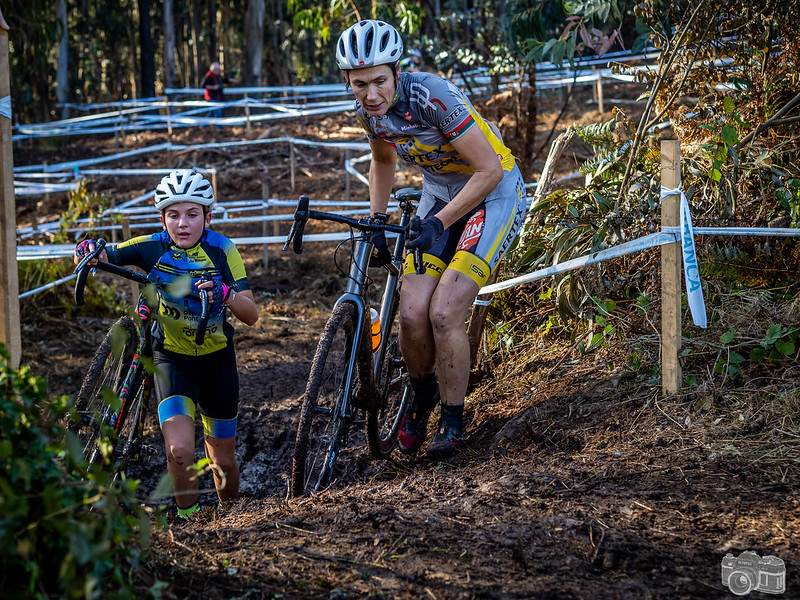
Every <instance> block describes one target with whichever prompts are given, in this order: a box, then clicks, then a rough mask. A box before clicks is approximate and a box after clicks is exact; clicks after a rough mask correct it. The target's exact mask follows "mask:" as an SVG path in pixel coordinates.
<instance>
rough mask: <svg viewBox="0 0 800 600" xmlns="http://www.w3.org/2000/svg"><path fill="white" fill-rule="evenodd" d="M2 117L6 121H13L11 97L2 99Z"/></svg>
mask: <svg viewBox="0 0 800 600" xmlns="http://www.w3.org/2000/svg"><path fill="white" fill-rule="evenodd" d="M0 115H2V116H3V117H5V118H6V119H11V96H6V97H5V98H0Z"/></svg>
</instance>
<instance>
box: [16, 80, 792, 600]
mask: <svg viewBox="0 0 800 600" xmlns="http://www.w3.org/2000/svg"><path fill="white" fill-rule="evenodd" d="M611 95H613V94H611ZM551 100H552V102H551V105H550V110H547V108H548V107H547V105H544V106H543V107H542V115H541V119H540V123H539V127H540V130H539V132H538V136H539V137H538V139H539V140H540V142H539V143H541V141H542V140H544V137H545V136H546V135H547V132H548V119H549V120H550V122H552V119H553V118H554V115H555V114H557V112H558V111H559V110H560V107H559V103H560V100H561V99H560V97H558V96H554V97H552V98H551ZM586 100H587V98H586V97H582V98H581V99H580V102H577V103H574V105H573V106H572V109H571V111H570V112H568V114H567V115H566V116H565V117H564V123H566V124H570V123H571V122H573V121H582V122H592V121H598V120H600V119H601V115H599V113H597V111H596V108H594V107H593V106H592V105H590V104H587V103H586ZM494 110H497V107H495V109H494ZM513 112H514V111H513V107H512V106H510V105H507V106H506V110H505V112H503V111H499V114H506V115H510V114H513ZM605 116H606V117H608V115H605ZM498 120H499V119H498ZM353 125H354V123H351V122H348V121H346V119H345V120H341V119H338V118H332V117H327V118H318V119H309V120H307V121H306V122H304V123H299V124H287V125H286V127H287V133H286V134H288V135H295V136H297V137H305V138H315V139H332V138H333V139H341V140H356V141H360V140H361V139H362V138H361V136H360V135H359V133H358V131H357V130H355V129H354V128H353V127H352V126H353ZM342 126H344V129H342ZM282 127H283V125H281V126H280V128H282ZM505 127H506V129H504V135H506V137H507V138H512V139H513V138H514V131H513V123H510V124H509V122H508V120H507V121H506V123H505ZM284 134H285V133H284V132H283V131H280V130H278V129H275V128H273V130H272V131H265V130H263V129H262V130H259V131H258V132H254V133H253V134H251V137H256V136H258V135H261V136H263V137H273V136H277V135H284ZM245 135H246V134H245V132H244V131H243V130H242V129H236V128H234V129H226V130H222V131H218V130H216V129H213V130H212V129H206V130H192V131H187V130H184V131H181V132H176V133H175V136H174V139H173V141H180V142H182V143H190V142H191V141H206V140H209V139H217V140H223V139H240V138H242V137H245ZM164 140H165V138H164V136H159V135H155V134H146V135H139V136H138V137H133V136H129V137H128V139H127V140H126V143H127V144H128V145H129V147H132V146H135V145H148V144H154V143H157V142H159V141H164ZM114 145H115V141H114V139H113V138H108V139H101V140H93V141H88V140H73V141H71V142H69V143H64V144H60V145H58V146H50V147H44V145H43V144H37V145H36V146H35V147H34V146H23V147H21V148H18V150H17V155H16V158H15V160H16V164H29V163H34V162H49V163H51V164H52V163H54V162H57V161H59V160H67V159H74V158H81V157H86V156H94V155H97V154H104V153H110V152H113V150H114ZM585 152H586V149H585V148H582V147H580V146H576V147H575V148H573V150H572V151H571V153H572V154H571V155H569V156H568V157H567V158H566V159H565V163H564V164H563V165H561V167H560V169H559V173H560V174H566V173H568V172H570V170H572V169H574V161H573V162H572V163H570V162H569V161H570V157H571V156H572V155H578V156H580V155H581V153H585ZM544 158H545V157H544V156H541V157H540V158H539V159H538V160H537V161H535V162H529V163H526V165H525V170H526V173H525V175H526V178H527V179H528V180H536V179H537V178H538V174H539V171H540V170H541V165H542V162H543V160H544ZM573 158H574V157H573ZM169 161H171V163H170V162H169ZM287 161H288V151H287V149H285V148H284V149H275V148H273V149H263V148H262V149H255V150H254V149H247V150H240V151H235V152H234V151H228V150H222V149H220V150H211V151H195V152H184V153H181V154H178V155H175V156H172V157H167V155H166V154H154V155H150V156H147V157H139V158H135V159H133V160H131V161H129V162H127V163H125V164H119V165H118V166H143V165H148V166H187V165H190V164H196V165H198V166H208V167H211V166H213V167H216V168H217V169H219V171H220V174H219V176H218V177H219V179H218V181H219V194H220V195H224V196H225V197H226V198H228V199H245V198H256V197H261V196H260V193H261V185H262V183H264V182H266V183H268V184H269V186H270V191H271V193H272V194H273V195H276V196H279V197H286V198H288V197H296V195H297V194H298V193H300V192H303V193H308V194H309V195H310V196H311V197H312V198H317V199H320V198H334V199H335V198H337V197H342V196H341V194H342V191H343V176H342V173H343V170H342V159H341V156H340V155H338V154H336V153H324V152H317V151H315V150H303V151H302V153H301V155H300V161H301V165H302V168H301V169H300V171H299V174H298V182H297V189H296V190H295V191H292V190H290V189H289V181H288V179H289V178H288V168H287V164H288V163H287ZM115 166H117V165H116V164H115ZM403 177H405V178H406V179H407V182H409V183H413V182H414V181H415V179H414V176H413V175H408V176H406V175H403ZM152 185H154V182H151V181H146V180H137V179H134V180H126V181H125V182H124V183H112V182H109V181H108V180H104V181H100V180H97V181H93V182H92V183H91V186H92V187H93V189H96V190H98V191H104V192H106V193H110V194H113V195H115V196H116V198H117V200H118V201H122V200H123V199H125V198H130V197H133V196H134V195H135V194H138V193H142V192H143V191H145V190H147V189H150V188H151V187H152ZM353 190H354V194H355V196H356V197H359V196H360V197H362V198H363V197H366V196H365V191H364V190H363V189H361V188H360V187H359V186H357V185H355V184H354V186H353ZM50 202H51V203H52V206H54V207H56V210H58V206H59V205H58V203H59V202H63V200H59V199H58V198H51V199H50ZM47 209H48V206H47V205H42V204H40V206H39V210H40V211H43V212H46V211H47ZM32 210H33V205H32V204H31V203H28V204H21V205H20V211H19V222H20V224H23V223H25V222H26V219H27V220H30V214H31V211H32ZM221 231H222V232H223V233H226V234H227V235H231V236H236V235H243V234H248V235H259V234H260V233H261V225H260V224H258V225H257V226H256V227H255V230H253V228H248V227H246V226H237V227H236V228H231V229H221ZM269 252H270V253H269V261H268V264H267V265H266V266H265V265H264V263H263V259H262V255H261V249H260V248H259V247H255V246H250V247H244V248H242V253H243V255H244V257H245V260H246V264H247V268H248V272H249V274H250V282H251V285H252V287H253V289H254V292H255V296H256V299H257V301H258V303H259V305H260V308H261V318H260V320H259V322H258V323H257V324H256V325H255V326H254V327H251V328H248V327H246V326H245V325H243V324H241V323H238V324H237V338H236V349H237V355H238V359H239V366H240V372H241V408H240V416H239V441H238V456H239V460H240V465H241V476H242V482H241V499H240V500H239V501H238V502H237V503H236V504H235V505H234V506H233V507H232V508H230V509H228V510H226V511H224V512H220V511H218V510H216V508H215V505H216V500H215V498H214V495H213V494H211V493H209V494H205V495H203V496H202V498H201V503H202V504H203V505H204V511H203V513H202V514H201V516H200V518H199V519H198V520H197V521H196V522H192V523H189V524H184V523H176V522H174V521H173V520H172V519H170V525H169V528H168V529H167V530H166V531H162V530H156V531H155V532H154V536H155V545H154V548H153V553H154V557H155V559H156V565H157V571H156V573H150V572H142V573H141V574H140V582H141V585H142V586H143V588H144V587H149V586H150V585H152V584H153V583H155V580H156V579H157V580H160V581H162V582H167V583H168V586H167V588H166V590H165V592H168V593H169V595H170V597H174V598H203V599H204V600H222V599H231V598H248V599H261V598H269V599H271V598H276V599H277V598H366V597H380V598H409V599H411V598H414V599H416V598H431V599H462V598H463V599H467V598H470V599H472V598H498V599H499V598H553V599H568V598H574V599H592V600H597V599H612V598H621V599H625V600H633V599H655V598H659V599H678V598H685V599H690V598H691V599H696V598H709V599H710V598H727V597H733V595H732V594H731V593H730V591H729V590H728V588H727V587H726V586H724V585H723V584H722V581H721V561H722V560H723V558H724V557H725V555H726V553H732V554H733V555H734V556H738V555H739V553H740V552H742V551H743V550H753V551H755V552H756V553H758V554H759V555H760V556H762V557H763V556H766V555H773V556H777V557H779V558H780V559H782V560H783V561H784V565H785V573H786V590H785V593H784V597H786V598H799V597H800V582H799V581H798V572H799V570H800V549H798V540H800V520H798V517H800V512H799V511H798V509H799V508H800V506H799V504H800V502H799V499H798V490H799V489H800V488H799V487H798V483H797V482H798V470H799V469H798V467H799V466H800V465H799V464H798V460H800V435H798V431H800V429H799V428H800V400H798V398H799V397H800V395H799V393H798V390H800V380H799V379H798V369H797V368H796V367H797V361H796V357H795V360H794V361H791V362H789V363H783V364H782V365H781V366H780V368H777V369H773V370H770V371H768V372H760V373H758V374H757V375H758V376H756V374H752V375H751V376H747V374H746V376H745V377H744V378H742V379H740V380H737V381H733V380H722V381H721V380H720V378H718V377H712V376H711V375H709V369H710V367H711V366H713V359H712V358H711V357H704V356H703V354H702V353H698V355H699V356H698V358H697V359H696V360H695V362H693V363H691V364H689V363H687V365H686V368H687V369H688V370H689V372H694V373H695V374H696V375H698V376H699V378H700V379H701V383H700V384H699V385H698V386H697V387H695V388H692V389H690V390H688V391H687V393H686V394H684V395H682V396H680V397H673V398H666V399H665V398H662V397H661V395H660V388H659V386H658V382H657V381H655V380H653V379H649V378H648V377H647V369H648V368H649V366H652V362H653V361H655V362H656V363H657V356H658V339H657V330H656V329H655V328H654V327H652V326H651V324H650V323H648V320H647V319H646V318H641V319H639V321H637V322H636V323H633V324H632V326H631V327H630V337H628V338H627V339H622V340H617V341H615V342H613V343H612V344H611V345H610V346H609V347H608V348H605V349H602V350H600V351H598V352H596V353H593V354H588V355H585V356H583V355H581V353H580V352H578V351H577V350H576V346H575V345H574V344H572V343H571V342H569V341H560V342H555V343H551V342H545V341H543V340H539V341H538V342H519V343H517V344H516V345H514V346H510V347H508V348H506V349H505V350H504V351H503V352H502V353H499V354H496V355H493V356H489V357H487V359H486V361H485V363H484V370H483V371H482V373H481V375H482V377H480V378H477V379H479V380H478V381H477V382H476V384H475V385H474V386H473V387H471V389H470V393H469V396H468V399H467V405H466V406H467V410H466V415H467V432H466V440H465V441H466V446H465V449H464V450H463V452H461V453H460V454H459V455H458V456H456V457H455V458H453V459H451V460H447V461H443V462H431V461H429V460H427V459H426V458H424V456H419V457H413V458H408V457H404V456H401V455H399V454H398V453H395V454H394V456H393V457H392V460H389V461H374V460H371V459H370V458H369V456H368V454H367V451H366V449H365V447H364V445H363V442H362V441H360V440H358V439H357V438H356V437H354V438H353V443H352V445H351V447H350V448H348V449H347V450H346V451H345V452H344V454H343V455H342V457H341V460H340V467H341V468H340V470H339V472H338V477H337V479H336V481H335V482H334V484H333V485H332V486H331V488H330V489H329V490H327V491H325V492H323V493H321V494H318V495H316V496H314V497H311V498H301V499H288V498H287V482H288V477H289V474H290V470H291V457H292V450H293V446H294V433H295V422H296V418H297V415H298V411H299V407H300V402H301V396H302V393H303V390H304V386H305V382H306V379H307V375H308V370H309V367H310V361H311V358H312V355H313V351H314V347H315V345H316V340H317V338H318V336H319V333H320V331H321V329H322V326H323V324H324V322H325V319H326V316H327V311H328V310H329V309H330V307H331V306H332V304H333V302H334V301H335V298H336V297H337V295H338V293H339V292H340V290H341V288H342V286H343V281H342V278H341V277H340V276H339V275H338V272H337V271H336V269H335V268H334V266H333V247H332V246H329V245H316V246H311V245H309V246H308V247H307V250H306V252H304V254H303V255H301V256H295V255H293V254H291V253H283V252H280V250H279V248H278V247H271V248H270V251H269ZM63 293H64V294H67V293H68V290H66V289H64V292H63ZM520 293H523V292H520ZM723 308H724V310H725V311H727V314H729V315H734V314H735V315H748V318H749V320H750V321H751V322H753V323H755V322H758V321H759V320H762V321H763V322H764V323H765V324H766V325H765V327H766V326H768V324H769V322H770V321H769V318H770V315H771V314H772V313H770V311H769V307H765V305H764V303H763V302H762V301H759V300H754V301H750V300H749V299H747V298H737V299H733V300H731V303H730V304H729V305H726V306H725V307H723ZM792 310H793V311H794V312H791V311H789V312H790V315H789V317H787V318H788V319H789V320H791V319H794V320H795V321H796V320H797V307H796V306H794V308H793V309H792ZM748 311H749V312H748ZM23 313H24V314H25V315H26V317H25V319H26V322H25V323H24V324H23V327H24V331H25V334H24V338H23V343H24V359H23V360H24V362H28V363H31V364H33V365H35V369H36V370H37V372H38V373H39V374H40V375H42V376H43V377H44V378H45V379H47V380H48V382H49V384H50V389H51V391H52V392H53V393H71V392H73V391H74V389H75V388H76V387H77V385H78V383H79V381H80V378H81V373H82V370H83V369H85V367H86V365H87V363H88V360H89V356H88V354H89V352H90V351H91V348H92V347H93V345H94V344H96V343H97V341H99V339H100V336H101V335H102V332H103V331H104V330H105V329H106V328H107V327H108V326H109V324H110V323H111V322H112V318H113V317H114V315H103V314H90V315H87V314H81V313H80V312H76V313H75V314H73V315H71V316H66V315H65V314H63V313H61V314H59V313H58V311H53V310H44V307H38V308H37V307H36V306H30V305H29V306H28V307H23ZM516 316H517V315H508V316H507V318H508V319H509V320H512V319H513V318H515V317H516ZM772 316H774V314H773V315H772ZM649 318H650V319H656V321H657V314H656V313H654V314H651V315H650V317H649ZM685 322H686V321H685ZM685 327H686V329H685V331H684V336H686V337H687V339H688V340H690V341H689V342H687V343H688V344H690V345H696V346H697V347H702V344H701V343H700V342H698V340H700V341H702V340H704V339H705V340H712V339H718V337H717V338H713V337H712V335H711V334H708V336H707V337H704V336H706V335H707V334H705V333H704V332H702V331H700V330H698V329H696V328H694V327H692V326H691V325H686V326H685ZM723 330H724V328H723ZM716 335H717V336H718V332H717V333H716ZM634 345H636V348H637V352H638V353H639V355H641V356H645V355H646V356H649V357H650V358H651V362H650V363H649V364H647V365H645V366H637V365H633V364H632V363H631V361H630V360H628V358H629V357H630V356H631V354H632V350H631V348H632V347H633V346H634ZM711 354H713V352H712V353H711ZM147 441H148V442H149V443H150V444H152V445H154V446H156V447H160V437H159V434H158V431H157V428H156V421H155V415H154V414H153V415H151V417H150V424H149V427H148V432H147ZM164 469H165V461H164V456H163V450H159V452H158V453H157V455H155V456H154V457H152V459H151V460H150V462H149V463H148V464H146V465H144V466H143V467H141V468H138V469H136V470H134V471H132V472H131V474H130V475H131V476H134V477H138V478H141V480H142V484H141V493H142V498H143V500H147V497H148V495H149V494H150V492H151V491H152V490H153V489H154V488H155V486H156V484H157V481H158V478H159V476H160V474H161V473H162V472H163V471H164ZM203 485H204V486H205V487H207V488H208V487H211V486H212V484H211V480H210V477H208V476H206V477H205V478H204V479H203ZM763 585H770V582H766V583H764V584H763ZM761 589H764V588H763V587H762V588H761ZM766 591H769V590H766ZM759 594H760V592H757V591H754V592H753V597H774V596H766V595H761V596H759Z"/></svg>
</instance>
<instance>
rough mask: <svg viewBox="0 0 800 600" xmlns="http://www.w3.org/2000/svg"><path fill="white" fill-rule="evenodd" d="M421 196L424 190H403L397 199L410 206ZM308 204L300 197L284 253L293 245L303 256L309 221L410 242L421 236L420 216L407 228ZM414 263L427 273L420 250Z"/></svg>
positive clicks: (293, 248)
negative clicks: (402, 237)
mask: <svg viewBox="0 0 800 600" xmlns="http://www.w3.org/2000/svg"><path fill="white" fill-rule="evenodd" d="M421 195H422V190H416V189H413V188H403V189H402V190H398V191H397V193H396V194H395V197H396V198H397V200H398V201H399V202H400V203H401V204H402V203H404V202H408V203H409V204H410V202H411V201H412V200H419V199H420V197H421ZM308 204H309V199H308V196H305V195H303V196H300V199H299V200H298V202H297V209H296V210H295V211H294V222H293V223H292V227H291V229H290V230H289V235H288V236H287V237H286V243H285V244H284V245H283V249H284V251H285V250H288V249H289V246H290V245H291V246H292V250H294V253H295V254H302V252H303V232H304V230H305V227H306V223H307V222H308V220H309V219H317V220H320V221H334V222H335V223H343V224H344V225H349V226H350V227H352V228H354V229H358V230H359V231H363V232H364V233H368V232H375V231H384V232H386V231H388V232H390V233H398V234H404V235H405V236H406V238H407V239H409V240H413V239H415V238H416V237H418V236H419V234H420V226H419V217H418V216H415V217H412V219H411V223H410V224H409V227H408V228H405V227H402V226H400V225H390V224H389V223H385V222H383V221H380V220H377V219H375V218H374V217H361V218H360V219H353V218H351V217H345V216H343V215H337V214H336V213H330V212H324V211H318V210H309V208H308ZM414 262H415V264H416V270H417V273H420V274H422V273H425V265H424V264H423V262H422V252H420V251H418V250H415V251H414Z"/></svg>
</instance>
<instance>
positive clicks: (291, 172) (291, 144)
mask: <svg viewBox="0 0 800 600" xmlns="http://www.w3.org/2000/svg"><path fill="white" fill-rule="evenodd" d="M295 160H296V159H295V155H294V142H289V180H290V182H291V185H292V191H294V182H295V167H296V165H295Z"/></svg>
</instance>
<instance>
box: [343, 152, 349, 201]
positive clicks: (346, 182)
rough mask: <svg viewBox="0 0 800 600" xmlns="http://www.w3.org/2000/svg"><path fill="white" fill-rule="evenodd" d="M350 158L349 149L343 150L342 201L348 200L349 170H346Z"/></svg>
mask: <svg viewBox="0 0 800 600" xmlns="http://www.w3.org/2000/svg"><path fill="white" fill-rule="evenodd" d="M349 160H350V150H345V151H344V201H345V202H350V171H348V170H347V161H349Z"/></svg>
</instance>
